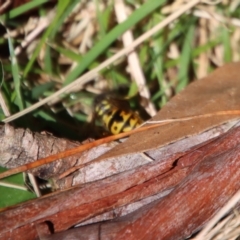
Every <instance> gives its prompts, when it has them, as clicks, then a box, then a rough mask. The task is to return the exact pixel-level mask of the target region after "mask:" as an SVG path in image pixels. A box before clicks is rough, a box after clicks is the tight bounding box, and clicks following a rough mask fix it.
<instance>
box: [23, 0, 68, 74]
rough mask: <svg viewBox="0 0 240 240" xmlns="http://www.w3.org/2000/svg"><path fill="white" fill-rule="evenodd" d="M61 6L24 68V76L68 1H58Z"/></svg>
mask: <svg viewBox="0 0 240 240" xmlns="http://www.w3.org/2000/svg"><path fill="white" fill-rule="evenodd" d="M60 2H61V3H62V4H60V5H59V7H58V8H57V9H58V11H57V14H56V16H55V18H54V19H53V21H52V23H51V24H50V26H49V27H48V29H47V30H46V31H45V33H44V34H43V36H42V38H41V40H40V42H39V44H38V46H37V48H36V50H35V51H34V53H33V55H32V57H31V59H30V61H29V62H28V64H27V66H26V68H25V69H24V73H23V75H24V76H26V75H27V74H28V72H29V71H30V69H31V68H32V66H33V63H34V61H35V59H36V57H37V56H38V55H39V52H40V50H41V48H42V47H43V45H44V44H45V42H46V41H47V39H48V37H49V36H50V34H51V33H52V31H53V30H54V28H55V27H56V24H57V23H58V21H59V19H60V18H61V16H62V14H64V11H65V9H66V8H67V6H68V4H69V2H70V0H66V1H60Z"/></svg>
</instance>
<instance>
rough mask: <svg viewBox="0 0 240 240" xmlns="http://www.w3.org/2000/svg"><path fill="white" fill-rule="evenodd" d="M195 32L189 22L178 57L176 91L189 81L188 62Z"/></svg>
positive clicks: (193, 26)
mask: <svg viewBox="0 0 240 240" xmlns="http://www.w3.org/2000/svg"><path fill="white" fill-rule="evenodd" d="M194 32H195V24H193V23H191V24H189V29H188V31H187V33H186V37H185V39H184V43H183V48H182V51H181V55H180V59H179V74H178V81H179V84H178V86H177V88H176V89H177V92H179V91H181V90H182V89H183V88H185V87H186V86H187V84H188V81H189V76H188V73H189V64H190V62H191V58H192V51H193V50H192V41H193V38H194Z"/></svg>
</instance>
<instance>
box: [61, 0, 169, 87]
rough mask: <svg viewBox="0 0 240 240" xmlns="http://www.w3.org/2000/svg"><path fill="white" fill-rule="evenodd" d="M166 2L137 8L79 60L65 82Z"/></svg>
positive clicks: (73, 77)
mask: <svg viewBox="0 0 240 240" xmlns="http://www.w3.org/2000/svg"><path fill="white" fill-rule="evenodd" d="M163 3H165V0H152V1H147V2H146V3H144V4H143V5H142V6H141V7H140V8H139V9H137V10H136V11H135V12H134V13H133V14H132V15H131V16H129V17H128V19H127V20H126V21H124V22H123V23H121V24H119V25H117V26H116V27H115V28H114V29H112V30H111V31H110V32H109V33H108V34H106V35H105V37H104V38H102V39H101V41H100V42H98V43H97V44H96V45H95V46H94V47H93V48H92V49H91V50H90V51H89V52H88V53H87V54H86V55H85V57H84V61H80V62H78V65H77V66H76V67H75V69H74V70H73V71H72V72H71V73H70V74H69V75H68V76H67V78H66V80H65V84H66V85H67V84H69V83H71V82H73V81H74V80H75V79H76V78H77V77H78V76H79V75H81V74H82V73H83V72H84V71H85V70H86V69H87V67H88V66H89V65H90V64H91V63H92V62H93V61H94V60H95V59H96V58H97V57H98V56H99V55H100V54H101V53H103V52H104V51H105V50H106V48H107V47H108V46H109V45H110V44H112V43H113V42H114V41H115V40H116V39H117V38H118V37H119V36H121V35H122V34H123V33H124V32H125V31H126V30H128V29H129V28H131V27H132V26H134V25H135V24H136V23H138V22H139V21H140V20H142V19H143V18H145V17H146V16H147V15H148V14H149V13H151V12H152V11H154V10H156V9H157V8H158V7H159V6H161V5H162V4H163Z"/></svg>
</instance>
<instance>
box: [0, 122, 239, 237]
mask: <svg viewBox="0 0 240 240" xmlns="http://www.w3.org/2000/svg"><path fill="white" fill-rule="evenodd" d="M239 143H240V127H237V128H235V129H233V130H231V131H229V132H227V133H226V134H224V135H223V136H221V137H219V138H217V139H215V140H214V141H212V142H210V143H208V144H207V145H203V146H200V147H199V148H196V149H192V150H190V152H189V153H188V154H185V153H178V154H175V155H173V156H172V157H171V158H169V159H165V160H164V161H159V162H153V163H151V164H148V165H144V166H141V167H139V168H138V169H134V170H131V171H127V172H124V173H122V174H119V175H116V176H112V177H109V178H107V179H103V180H101V181H97V182H93V183H90V184H87V185H85V186H83V187H82V188H81V187H75V188H73V189H70V190H68V191H64V192H60V193H57V194H53V195H50V196H48V197H43V198H40V199H37V200H34V201H30V202H27V203H24V204H21V205H19V206H15V207H12V208H10V209H6V210H5V211H2V212H1V213H0V225H1V226H4V227H3V228H1V229H0V234H1V235H0V239H4V238H6V236H9V234H12V235H11V236H14V237H15V236H25V234H27V232H31V233H32V232H34V231H35V234H36V236H37V231H36V228H35V226H34V225H36V224H39V223H43V222H50V223H51V224H52V225H53V229H54V230H55V231H61V230H65V229H67V228H69V227H71V226H73V225H75V224H76V223H77V222H81V221H83V220H85V219H88V218H89V217H93V216H95V215H98V214H100V213H103V212H106V211H109V210H110V209H112V208H115V207H118V206H122V205H126V204H128V203H130V202H134V201H137V200H139V199H142V198H144V197H147V196H149V195H153V194H157V193H158V192H161V191H163V190H164V189H167V188H170V187H174V186H176V185H178V187H177V188H176V190H174V191H172V192H171V193H170V194H169V195H168V196H166V197H165V198H163V199H162V200H160V201H159V202H158V203H157V205H156V207H154V208H152V209H150V210H148V211H147V212H146V213H145V214H143V215H141V214H140V215H141V217H140V218H137V220H136V219H134V218H133V219H134V221H133V220H132V219H130V220H129V221H130V223H129V224H127V226H126V227H125V229H123V230H121V231H122V232H121V233H117V235H118V237H119V238H121V236H125V238H124V239H136V238H137V239H138V238H139V237H140V236H141V237H144V236H146V238H148V237H149V236H150V237H151V236H154V238H156V237H157V236H161V239H164V238H165V237H166V238H165V239H171V237H172V239H177V238H176V237H177V236H185V237H186V236H187V234H190V233H192V232H194V231H196V230H197V229H198V228H199V227H200V226H201V225H202V224H204V223H205V222H206V221H207V220H208V219H209V218H210V217H211V216H212V215H213V214H214V213H215V212H216V211H217V210H218V209H219V208H220V207H221V206H222V205H223V204H224V203H225V202H226V201H227V200H228V199H229V198H230V197H231V196H232V195H233V194H234V192H235V191H236V190H237V189H238V188H239V187H240V182H239V181H238V180H239V177H240V170H239V167H240V166H239V165H240V161H239V159H240V144H239ZM188 155H189V157H190V158H191V160H192V162H191V164H190V162H189V159H187V158H188V157H187V156H188ZM181 157H182V158H181ZM184 158H185V159H187V164H186V162H185V160H184ZM180 159H181V161H180ZM176 160H178V161H179V165H178V162H176ZM183 160H184V161H183ZM182 161H183V162H182ZM194 165H196V166H195V167H194V168H193V166H194ZM174 166H175V167H174ZM182 166H186V167H185V168H183V167H182ZM192 168H193V170H192ZM189 171H191V172H189ZM186 175H187V176H186ZM140 212H141V211H139V213H140ZM139 213H137V214H138V215H139ZM173 213H174V217H173V215H172V214H173ZM175 216H177V217H175ZM166 225H168V226H171V227H169V228H168V229H169V230H168V231H166V230H164V231H163V229H164V228H162V227H160V226H164V227H166ZM9 229H11V231H9ZM34 229H35V230H34ZM148 229H150V230H151V231H150V232H149V230H148ZM129 233H131V234H130V235H129ZM152 233H154V235H149V234H152ZM109 234H110V235H111V233H109ZM103 239H105V238H104V237H103ZM139 239H141V238H139Z"/></svg>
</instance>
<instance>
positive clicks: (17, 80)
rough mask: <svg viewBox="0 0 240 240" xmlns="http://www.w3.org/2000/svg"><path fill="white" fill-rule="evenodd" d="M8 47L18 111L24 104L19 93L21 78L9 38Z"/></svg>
mask: <svg viewBox="0 0 240 240" xmlns="http://www.w3.org/2000/svg"><path fill="white" fill-rule="evenodd" d="M8 46H9V52H10V57H11V65H12V76H13V81H14V87H15V92H16V104H17V105H18V107H19V110H23V109H24V107H23V105H24V104H23V98H22V93H21V77H20V74H19V70H18V63H17V59H16V56H15V54H14V48H13V44H12V40H11V38H10V37H8Z"/></svg>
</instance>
